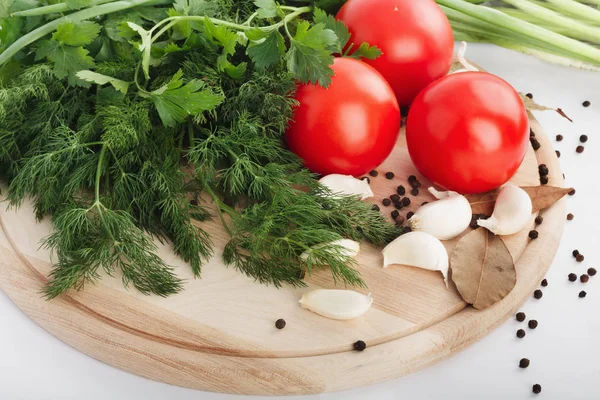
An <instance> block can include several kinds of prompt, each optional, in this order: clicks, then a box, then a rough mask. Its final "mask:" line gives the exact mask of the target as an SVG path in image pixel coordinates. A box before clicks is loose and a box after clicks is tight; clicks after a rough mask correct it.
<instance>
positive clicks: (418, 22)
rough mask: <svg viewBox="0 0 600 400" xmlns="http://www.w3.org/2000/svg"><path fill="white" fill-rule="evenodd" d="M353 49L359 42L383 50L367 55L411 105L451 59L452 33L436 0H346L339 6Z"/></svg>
mask: <svg viewBox="0 0 600 400" xmlns="http://www.w3.org/2000/svg"><path fill="white" fill-rule="evenodd" d="M336 18H337V19H339V20H341V21H343V22H344V23H345V24H346V25H347V26H348V28H349V29H350V33H351V34H352V37H351V38H350V43H354V47H353V48H354V49H356V48H357V47H358V46H359V45H360V44H361V43H362V42H367V43H369V44H370V45H374V46H377V47H379V48H380V49H381V51H382V52H383V55H382V56H380V57H379V58H377V59H375V60H365V62H366V63H368V64H369V65H371V66H373V67H374V68H375V69H376V70H377V71H379V72H380V73H381V75H383V77H384V78H385V79H386V80H387V81H388V82H389V83H390V85H391V86H392V88H393V89H394V92H395V93H396V97H397V98H398V103H400V105H402V106H403V105H409V104H410V103H411V102H412V101H413V99H414V98H415V97H416V96H417V94H419V92H420V91H421V90H422V89H423V88H424V87H425V86H427V85H429V84H430V83H431V82H433V81H434V80H435V79H438V78H441V77H442V76H444V75H446V74H447V73H448V71H449V70H450V66H451V64H452V52H453V50H454V38H453V36H452V28H451V26H450V23H449V22H448V18H446V16H445V15H444V13H443V12H442V10H441V9H440V8H439V7H438V5H437V4H436V3H435V1H434V0H349V1H348V2H347V3H346V4H345V5H344V6H343V7H342V8H341V9H340V11H339V12H338V14H337V16H336Z"/></svg>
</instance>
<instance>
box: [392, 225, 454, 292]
mask: <svg viewBox="0 0 600 400" xmlns="http://www.w3.org/2000/svg"><path fill="white" fill-rule="evenodd" d="M392 264H402V265H408V266H411V267H417V268H423V269H428V270H430V271H440V272H441V273H442V275H443V276H444V282H446V287H447V286H448V266H449V260H448V252H447V251H446V248H445V247H444V245H443V244H442V242H441V241H440V240H439V239H438V238H436V237H435V236H433V235H431V234H429V233H427V232H409V233H405V234H404V235H402V236H400V237H398V238H397V239H395V240H394V241H393V242H391V243H390V244H388V245H387V246H385V248H384V249H383V268H386V267H388V266H389V265H392Z"/></svg>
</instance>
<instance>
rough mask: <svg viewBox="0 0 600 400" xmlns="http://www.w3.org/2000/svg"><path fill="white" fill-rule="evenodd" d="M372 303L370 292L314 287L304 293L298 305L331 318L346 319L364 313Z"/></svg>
mask: <svg viewBox="0 0 600 400" xmlns="http://www.w3.org/2000/svg"><path fill="white" fill-rule="evenodd" d="M371 304H373V297H371V293H369V294H368V295H364V294H362V293H358V292H355V291H353V290H337V289H316V290H313V291H311V292H308V293H305V294H304V296H302V298H301V299H300V306H302V308H306V309H307V310H310V311H312V312H314V313H316V314H319V315H322V316H324V317H327V318H331V319H339V320H348V319H354V318H358V317H360V316H361V315H364V314H365V313H366V312H367V311H368V310H369V308H370V307H371Z"/></svg>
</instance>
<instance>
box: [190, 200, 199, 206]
mask: <svg viewBox="0 0 600 400" xmlns="http://www.w3.org/2000/svg"><path fill="white" fill-rule="evenodd" d="M190 204H191V205H193V206H197V205H198V200H196V199H192V200H190Z"/></svg>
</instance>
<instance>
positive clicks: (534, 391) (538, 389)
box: [531, 383, 542, 394]
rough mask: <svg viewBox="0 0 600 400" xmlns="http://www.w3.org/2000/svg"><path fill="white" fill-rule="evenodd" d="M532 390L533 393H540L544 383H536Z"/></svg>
mask: <svg viewBox="0 0 600 400" xmlns="http://www.w3.org/2000/svg"><path fill="white" fill-rule="evenodd" d="M531 390H533V393H535V394H540V393H541V392H542V385H540V384H539V383H536V384H535V385H533V387H532V388H531Z"/></svg>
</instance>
